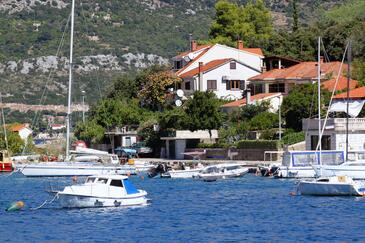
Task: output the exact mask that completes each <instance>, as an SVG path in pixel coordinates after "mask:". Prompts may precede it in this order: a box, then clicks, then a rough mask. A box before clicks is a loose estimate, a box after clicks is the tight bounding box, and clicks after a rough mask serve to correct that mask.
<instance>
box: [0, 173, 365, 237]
mask: <svg viewBox="0 0 365 243" xmlns="http://www.w3.org/2000/svg"><path fill="white" fill-rule="evenodd" d="M131 180H132V181H133V183H134V184H135V185H136V187H137V188H140V189H143V190H146V191H147V192H148V198H149V199H151V200H152V202H151V203H150V205H147V206H142V207H141V206H139V207H132V208H122V207H117V208H84V209H63V208H60V206H59V205H58V203H57V202H55V203H52V204H51V205H47V206H46V207H45V208H42V209H39V210H36V211H31V210H29V208H35V207H37V206H39V205H41V204H42V203H43V202H44V201H45V200H47V199H51V198H52V195H49V194H48V193H47V192H46V191H45V190H46V189H47V188H49V185H50V184H52V185H55V186H58V187H63V186H65V185H69V184H71V183H72V180H71V179H70V178H25V177H22V176H21V175H15V174H14V175H12V176H11V177H5V176H1V177H0V185H1V187H2V190H1V196H0V208H2V209H5V208H6V207H7V206H8V204H9V203H11V202H12V201H18V200H22V201H24V202H25V203H26V209H25V210H24V211H21V212H12V213H6V212H4V211H3V210H2V211H0V224H1V225H2V226H5V227H0V240H1V241H7V240H8V241H9V240H10V241H16V242H22V241H33V242H34V241H61V242H64V241H66V242H70V241H93V242H94V241H102V242H104V241H117V242H120V241H123V242H124V241H142V242H146V241H147V242H166V241H188V240H189V241H198V242H207V241H215V242H219V241H350V240H358V239H362V238H363V237H364V236H365V233H364V232H363V231H362V230H361V231H359V230H357V229H363V228H364V227H365V216H364V214H363V213H362V212H363V210H364V209H365V198H356V197H304V196H290V195H289V192H291V191H293V188H294V181H290V180H275V179H269V178H261V177H255V176H253V175H246V176H244V177H242V178H239V179H232V180H224V181H216V182H209V183H206V182H203V181H196V180H189V179H181V180H178V179H175V180H172V179H147V178H146V179H145V180H141V179H140V178H139V177H132V179H131ZM79 181H80V182H81V181H83V178H80V179H79Z"/></svg>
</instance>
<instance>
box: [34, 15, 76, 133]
mask: <svg viewBox="0 0 365 243" xmlns="http://www.w3.org/2000/svg"><path fill="white" fill-rule="evenodd" d="M69 22H70V15H69V17H68V20H67V22H66V25H65V28H64V31H63V33H62V37H61V40H60V43H59V45H58V48H57V52H56V57H58V56H59V55H60V52H61V49H62V47H63V45H64V40H65V34H66V31H67V29H68V25H69ZM54 71H55V68H54V69H52V70H51V71H50V73H49V75H48V77H47V80H46V85H45V87H44V89H43V92H42V95H41V98H40V101H39V105H42V103H43V102H44V101H45V99H46V98H47V94H46V92H47V91H48V84H49V82H50V81H52V79H53V76H52V75H53V73H54ZM38 113H39V111H36V114H35V116H34V118H33V121H32V125H33V126H34V125H35V123H36V122H38V119H39V117H38Z"/></svg>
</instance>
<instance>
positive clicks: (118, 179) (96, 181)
mask: <svg viewBox="0 0 365 243" xmlns="http://www.w3.org/2000/svg"><path fill="white" fill-rule="evenodd" d="M90 184H91V185H105V186H110V188H111V189H120V188H124V190H125V191H126V193H127V194H135V193H138V190H137V189H136V188H135V187H134V185H133V184H132V183H131V182H130V181H129V180H128V177H127V176H120V175H113V176H89V177H87V178H86V181H85V185H90Z"/></svg>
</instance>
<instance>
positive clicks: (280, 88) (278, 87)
mask: <svg viewBox="0 0 365 243" xmlns="http://www.w3.org/2000/svg"><path fill="white" fill-rule="evenodd" d="M269 92H270V93H276V92H280V93H285V84H284V83H276V84H270V85H269Z"/></svg>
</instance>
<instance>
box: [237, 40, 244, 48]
mask: <svg viewBox="0 0 365 243" xmlns="http://www.w3.org/2000/svg"><path fill="white" fill-rule="evenodd" d="M244 47H245V46H244V45H243V41H241V40H238V41H237V49H238V50H243V48H244Z"/></svg>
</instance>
